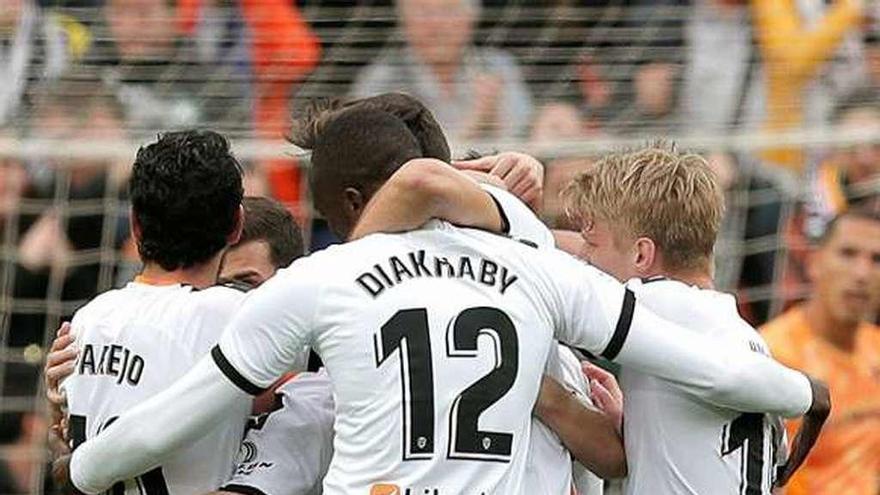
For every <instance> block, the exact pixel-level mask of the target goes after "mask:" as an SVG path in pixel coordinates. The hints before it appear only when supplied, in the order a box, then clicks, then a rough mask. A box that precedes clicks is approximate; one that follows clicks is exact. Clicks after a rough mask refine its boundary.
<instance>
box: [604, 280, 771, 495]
mask: <svg viewBox="0 0 880 495" xmlns="http://www.w3.org/2000/svg"><path fill="white" fill-rule="evenodd" d="M627 285H628V287H629V288H630V289H632V290H633V291H634V292H635V294H636V299H637V300H638V301H639V302H640V303H641V304H644V305H645V306H646V307H648V308H650V309H651V310H653V311H654V312H655V313H657V314H658V315H660V316H665V317H666V318H668V319H670V320H672V321H674V322H677V323H680V324H682V325H684V326H686V327H687V328H689V329H692V330H693V331H694V332H699V333H702V334H705V335H709V336H710V337H711V338H712V339H713V340H715V341H716V342H717V345H718V346H720V347H725V346H730V347H733V346H735V347H740V348H743V349H750V350H752V351H755V352H758V353H762V354H766V355H769V352H768V350H767V347H766V344H765V343H764V341H763V339H762V338H761V336H760V335H759V334H758V333H757V332H756V331H755V330H754V329H753V328H752V327H751V326H750V325H749V324H748V323H746V322H745V321H744V320H743V319H742V318H741V317H740V315H739V312H738V311H737V308H736V301H735V299H734V298H733V296H731V295H728V294H723V293H720V292H716V291H713V290H701V289H699V288H696V287H693V286H688V285H685V284H683V283H681V282H676V281H672V280H666V279H662V278H654V279H648V280H646V281H640V280H633V281H630V282H629V283H628V284H627ZM620 385H621V388H622V390H623V394H624V398H625V400H624V439H625V443H626V457H627V462H628V466H629V476H628V478H627V480H626V483H625V487H626V488H625V493H627V494H630V495H636V494H638V495H645V494H654V493H663V494H670V495H672V494H680V495H697V494H699V495H737V494H742V495H761V494H770V493H771V492H770V489H771V485H772V474H771V473H773V472H774V469H775V465H776V458H775V455H774V446H775V444H776V442H777V441H778V440H779V437H778V435H780V432H778V431H776V429H775V428H772V426H771V423H772V422H771V421H768V420H767V419H765V415H763V414H743V413H740V412H737V411H732V410H730V409H724V408H719V407H716V406H713V405H711V404H708V403H706V402H705V401H702V400H700V399H698V398H695V397H693V396H692V395H690V394H687V393H685V392H683V391H681V390H680V389H678V388H676V387H675V386H674V385H672V384H670V383H668V382H665V381H663V380H660V379H657V378H654V377H651V376H648V375H645V374H642V373H639V372H636V371H632V370H629V369H625V368H624V369H623V370H622V372H621V375H620ZM774 437H776V438H774Z"/></svg>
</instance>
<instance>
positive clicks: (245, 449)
mask: <svg viewBox="0 0 880 495" xmlns="http://www.w3.org/2000/svg"><path fill="white" fill-rule="evenodd" d="M256 458H257V446H256V445H255V444H254V442H251V441H250V440H245V441H244V442H242V443H241V446H240V447H239V449H238V462H239V463H241V464H247V463H249V462H254V460H256Z"/></svg>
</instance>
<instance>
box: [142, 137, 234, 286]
mask: <svg viewBox="0 0 880 495" xmlns="http://www.w3.org/2000/svg"><path fill="white" fill-rule="evenodd" d="M241 173H242V172H241V165H239V163H238V161H237V160H236V159H235V157H234V156H232V154H231V152H230V150H229V142H228V141H226V138H224V137H223V136H221V135H220V134H217V133H216V132H212V131H193V130H190V131H180V132H169V133H166V134H162V135H160V136H159V139H158V141H156V142H155V143H152V144H150V145H148V146H146V147H143V148H141V149H140V150H138V154H137V159H135V162H134V168H133V170H132V174H131V179H130V180H129V193H130V195H131V203H132V209H133V212H134V217H135V219H136V220H137V222H138V223H139V224H140V227H141V239H140V240H139V242H138V252H139V253H140V256H141V258H142V259H143V261H144V262H156V263H158V264H159V266H161V267H162V268H163V269H165V270H169V271H170V270H176V269H178V268H188V267H190V266H192V265H195V264H197V263H202V262H205V261H208V260H209V259H211V257H212V256H214V255H216V254H217V253H218V252H219V251H220V250H221V249H223V248H224V247H226V243H227V237H228V236H229V234H230V233H232V231H233V229H234V228H235V222H236V212H237V211H238V209H239V206H240V205H241V198H242V196H243V195H244V191H243V189H242V184H241Z"/></svg>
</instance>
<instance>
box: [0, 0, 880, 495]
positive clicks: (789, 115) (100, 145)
mask: <svg viewBox="0 0 880 495" xmlns="http://www.w3.org/2000/svg"><path fill="white" fill-rule="evenodd" d="M7 3H8V4H11V6H12V7H11V8H10V9H7V10H6V11H4V12H0V232H2V241H0V311H2V313H0V315H2V318H0V386H2V390H0V415H2V416H0V417H2V429H0V435H2V437H0V442H2V443H0V483H2V482H4V478H3V476H4V475H5V473H4V471H3V460H4V457H3V456H4V452H13V450H11V449H12V447H9V449H7V447H8V446H16V445H17V446H19V447H20V446H22V445H24V446H27V445H30V448H29V449H23V450H21V449H20V450H15V452H16V453H17V454H16V455H19V456H21V455H25V456H30V457H29V458H30V459H32V468H33V469H31V470H28V471H20V472H18V471H17V472H16V473H18V474H16V473H13V475H11V476H12V478H10V479H13V478H15V476H18V478H16V479H14V482H15V483H18V484H19V489H21V490H23V491H24V492H32V493H37V492H39V493H42V492H43V490H44V489H45V486H48V485H44V483H43V479H44V478H45V476H46V464H45V460H46V459H47V458H48V449H49V447H48V446H47V444H46V443H45V441H44V440H45V435H43V434H42V432H39V431H38V432H37V433H33V431H32V430H31V429H30V428H29V427H25V425H27V424H30V423H28V421H30V420H29V419H28V418H30V417H31V416H32V415H35V417H42V416H41V415H42V413H43V411H44V402H43V401H42V400H41V399H40V398H41V397H42V396H43V393H44V390H43V386H42V385H41V381H40V380H38V368H39V367H40V366H41V365H42V360H43V359H44V357H45V354H46V352H47V349H48V346H49V345H50V343H51V341H52V339H53V338H54V334H55V332H54V331H55V329H56V328H57V327H58V325H59V324H60V322H62V321H65V320H67V319H69V318H70V316H71V315H72V314H73V312H74V311H75V310H76V309H77V308H78V307H80V306H82V305H83V304H84V303H85V302H87V301H88V300H89V299H90V298H92V297H93V296H94V295H95V294H97V293H99V292H101V291H104V290H107V289H111V288H114V287H120V286H122V285H123V284H125V283H126V282H127V281H129V280H131V279H132V277H133V275H134V274H135V273H136V272H137V271H138V269H139V266H140V265H139V262H138V259H137V253H136V249H135V248H134V246H133V243H132V241H131V235H130V232H129V227H128V221H129V203H128V199H127V194H126V181H127V177H128V172H129V170H130V167H131V163H132V161H133V158H134V154H135V152H136V150H137V149H138V146H140V145H142V144H144V143H146V142H148V141H150V140H153V139H155V136H156V134H157V133H159V132H162V131H166V130H171V129H182V128H191V127H206V128H211V129H213V130H217V131H220V132H222V133H224V134H225V135H227V136H228V137H229V138H230V139H231V141H232V144H233V149H234V150H235V153H236V155H237V156H238V157H239V159H240V160H241V161H242V163H243V165H244V166H245V167H246V184H247V192H248V194H253V195H269V196H273V197H276V198H278V199H279V200H281V201H282V202H284V203H285V204H286V205H287V206H288V207H289V208H290V209H291V210H292V211H293V212H294V213H295V216H296V218H297V219H298V220H299V221H300V223H301V225H302V226H303V231H304V234H305V236H306V243H307V245H310V246H312V248H313V249H318V248H320V247H323V246H325V245H326V244H327V243H329V242H332V241H333V240H332V236H331V235H330V234H329V232H328V230H327V228H326V226H325V225H324V224H323V222H322V221H321V219H320V218H319V216H318V215H316V214H315V212H314V211H313V209H312V208H311V205H310V201H309V196H308V192H307V187H306V185H307V184H306V182H307V181H306V180H305V178H306V174H307V169H308V154H307V153H304V152H302V150H298V149H296V148H295V147H294V146H292V145H290V144H288V143H286V142H285V141H284V135H285V132H286V130H287V129H288V127H289V119H290V115H291V113H296V112H297V111H298V110H300V109H301V108H302V107H303V105H305V104H306V102H307V101H308V100H309V99H311V98H318V97H331V98H338V97H358V96H365V95H370V94H376V93H380V92H386V91H405V92H409V93H411V94H413V95H415V96H417V97H419V98H420V99H422V100H423V101H425V102H426V104H428V106H429V107H430V108H431V110H432V111H433V112H434V113H435V115H436V116H437V118H438V120H439V121H440V123H441V124H442V125H443V126H444V129H445V130H446V132H447V133H448V136H449V138H450V141H451V143H452V145H453V149H454V154H455V155H457V156H464V155H465V154H466V153H468V152H469V151H471V150H476V151H478V152H483V153H487V152H492V151H496V150H497V151H505V150H516V151H526V152H529V153H532V154H534V155H536V156H538V157H539V158H540V159H541V160H542V161H543V162H544V163H545V164H546V168H547V177H546V181H547V182H546V196H545V208H544V211H543V212H542V215H543V216H544V218H545V219H546V221H547V222H548V223H549V224H551V225H553V226H558V227H563V228H564V227H565V226H566V219H565V218H563V217H562V215H561V213H560V208H559V204H558V201H557V199H556V194H557V193H558V191H559V190H560V188H561V187H562V186H563V185H564V184H565V183H566V181H567V180H568V179H570V178H571V177H572V176H573V175H574V174H576V173H577V172H578V171H579V170H582V169H583V168H584V167H586V166H588V165H589V163H590V162H591V160H593V159H595V158H596V157H597V156H598V155H600V154H601V153H602V152H604V151H607V150H611V149H618V148H621V147H632V146H638V145H641V144H644V143H645V142H647V141H649V140H653V139H658V138H660V139H664V140H667V141H674V142H676V143H677V144H678V146H679V147H680V148H686V149H693V150H696V151H699V152H701V153H703V154H704V155H705V156H707V157H708V158H709V160H710V162H711V164H712V166H713V168H715V169H716V171H717V173H718V175H719V177H720V180H721V181H722V183H723V185H724V187H725V190H726V200H727V214H726V218H725V221H724V225H723V229H722V234H721V238H720V239H719V242H718V245H717V249H716V253H717V256H716V257H717V260H716V277H717V282H718V285H719V287H720V288H721V289H723V290H726V291H731V292H735V293H736V294H737V295H738V297H739V300H740V303H741V306H742V310H743V314H744V315H745V316H746V317H747V318H749V319H750V320H751V321H752V322H753V323H755V324H760V323H762V322H764V321H766V320H767V319H768V318H769V317H772V316H774V315H776V314H778V313H779V312H780V311H781V310H783V309H784V308H785V307H786V305H788V304H790V303H791V302H793V301H796V300H798V299H802V298H803V297H804V296H805V295H807V294H808V292H809V284H808V282H807V278H806V275H805V271H804V265H803V259H804V255H805V253H806V250H807V246H808V244H809V241H810V239H812V238H814V237H816V236H818V235H819V234H821V232H822V229H823V227H824V224H825V222H827V221H828V219H830V218H831V217H833V216H834V215H835V214H836V213H838V212H840V211H843V210H844V209H845V208H847V207H848V205H850V204H852V203H853V202H863V201H874V200H875V199H876V197H877V195H878V191H880V188H878V181H877V174H878V171H880V165H878V164H880V100H878V98H877V93H876V89H877V85H878V82H880V49H878V46H877V45H876V43H875V38H876V36H875V32H874V26H873V25H872V24H871V23H870V22H867V23H866V22H860V23H854V24H853V25H852V26H847V27H846V29H843V30H842V31H841V32H840V33H837V34H835V35H834V36H830V37H829V36H824V37H820V36H818V35H817V34H816V33H817V32H818V31H819V30H820V27H821V23H822V22H823V20H824V17H823V16H824V15H825V14H826V13H827V12H824V11H823V10H822V9H826V8H830V7H821V6H820V7H816V9H818V10H816V9H810V8H806V7H802V8H804V9H805V11H803V12H797V16H798V18H800V19H802V24H803V26H802V29H801V30H800V31H798V32H792V33H788V34H784V33H783V34H784V36H783V35H780V34H779V33H780V32H782V31H778V30H777V31H774V29H775V28H774V26H773V24H772V20H771V19H765V18H762V17H759V15H760V13H757V12H754V11H751V10H750V9H749V8H748V7H747V6H746V5H742V3H745V2H735V1H724V0H717V1H711V0H707V1H705V2H685V1H683V0H663V1H636V0H629V1H622V0H596V1H586V2H570V1H559V2H543V1H534V0H484V1H482V2H481V0H400V1H399V2H397V3H396V4H395V3H392V2H389V1H387V0H352V1H347V2H345V1H343V2H335V1H327V0H298V1H294V0H261V1H251V2H244V1H243V2H236V1H234V0H217V1H213V2H211V1H207V0H176V1H175V0H138V1H135V0H104V1H100V2H99V1H97V0H40V1H37V0H6V2H4V5H6V4H7ZM802 3H804V4H806V3H809V2H802ZM692 4H693V5H692ZM816 4H822V2H816ZM4 9H6V7H5V6H4ZM768 16H769V15H768ZM774 32H775V33H776V34H772V33H774ZM768 33H771V34H768ZM780 36H783V39H779V38H780ZM785 45H790V46H791V47H794V48H792V49H784V46H785ZM780 46H782V47H783V48H780ZM43 423H44V422H40V421H37V423H35V424H39V425H42V424H43ZM28 442H29V443H28ZM4 449H6V450H4ZM19 458H20V457H19ZM21 473H24V474H21ZM0 491H2V490H0Z"/></svg>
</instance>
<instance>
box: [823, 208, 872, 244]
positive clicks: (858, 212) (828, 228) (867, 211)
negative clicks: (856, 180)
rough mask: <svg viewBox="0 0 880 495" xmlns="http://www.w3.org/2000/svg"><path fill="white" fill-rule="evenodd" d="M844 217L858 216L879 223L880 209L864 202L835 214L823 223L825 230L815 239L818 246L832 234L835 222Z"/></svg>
mask: <svg viewBox="0 0 880 495" xmlns="http://www.w3.org/2000/svg"><path fill="white" fill-rule="evenodd" d="M845 218H859V219H862V220H869V221H872V222H876V223H880V209H878V208H877V207H871V205H870V204H865V205H859V206H856V207H850V208H849V209H847V210H846V211H844V212H842V213H838V214H837V216H835V217H834V218H832V219H831V220H830V221H829V222H828V223H827V224H826V225H825V230H824V231H823V232H822V235H821V236H819V238H818V239H816V243H817V244H818V245H819V246H822V245H824V244H825V243H826V242H828V240H829V239H830V238H831V236H832V235H834V230H835V229H836V228H837V224H838V223H840V221H841V220H843V219H845Z"/></svg>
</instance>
